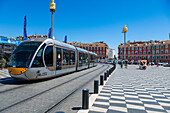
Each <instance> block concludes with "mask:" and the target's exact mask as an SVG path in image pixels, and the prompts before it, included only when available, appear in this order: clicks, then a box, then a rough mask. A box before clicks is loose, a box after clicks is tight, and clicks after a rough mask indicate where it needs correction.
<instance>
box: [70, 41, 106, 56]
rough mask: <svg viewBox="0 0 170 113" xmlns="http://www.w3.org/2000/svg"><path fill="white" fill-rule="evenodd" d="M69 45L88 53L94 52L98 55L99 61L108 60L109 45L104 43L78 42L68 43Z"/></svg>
mask: <svg viewBox="0 0 170 113" xmlns="http://www.w3.org/2000/svg"><path fill="white" fill-rule="evenodd" d="M68 44H70V45H73V46H76V47H80V48H83V49H86V50H88V51H91V52H94V53H96V54H97V55H98V59H106V58H108V48H109V47H108V45H107V44H106V43H104V42H103V41H102V42H95V43H77V42H72V43H70V42H68Z"/></svg>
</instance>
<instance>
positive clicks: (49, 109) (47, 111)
mask: <svg viewBox="0 0 170 113" xmlns="http://www.w3.org/2000/svg"><path fill="white" fill-rule="evenodd" d="M108 67H109V66H107V68H108ZM107 68H106V69H107ZM106 69H104V70H106ZM102 73H103V70H102V71H101V72H99V73H97V74H96V76H94V77H93V78H91V79H90V80H88V81H86V82H85V83H84V84H82V85H81V86H80V87H78V88H76V89H74V90H73V91H72V92H71V93H69V94H68V95H67V96H65V97H64V98H63V99H61V100H60V101H59V102H57V103H56V104H55V105H53V106H52V107H50V108H48V110H46V111H45V112H44V113H50V112H51V111H53V109H55V108H56V107H57V106H58V105H59V104H60V103H61V102H63V101H64V100H66V99H67V98H68V97H70V96H71V95H72V94H74V93H75V92H76V91H77V90H79V89H81V88H82V87H83V86H84V85H86V84H87V83H89V82H90V81H91V80H93V79H95V78H96V77H97V76H99V75H100V74H102Z"/></svg>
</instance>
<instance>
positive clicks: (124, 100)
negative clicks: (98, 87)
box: [89, 65, 170, 113]
mask: <svg viewBox="0 0 170 113" xmlns="http://www.w3.org/2000/svg"><path fill="white" fill-rule="evenodd" d="M106 112H107V113H125V112H128V113H164V112H165V113H170V68H165V67H158V68H157V67H156V66H153V67H148V68H147V70H139V69H138V66H137V65H136V66H128V69H121V68H120V67H119V66H118V68H117V70H116V72H115V73H114V74H113V75H112V76H111V77H110V78H109V80H108V82H107V83H106V84H105V86H104V87H103V89H102V91H101V92H100V94H99V95H98V97H97V98H96V100H95V102H94V103H93V105H92V107H91V108H90V109H89V113H106Z"/></svg>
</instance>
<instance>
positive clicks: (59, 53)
mask: <svg viewBox="0 0 170 113" xmlns="http://www.w3.org/2000/svg"><path fill="white" fill-rule="evenodd" d="M61 64H62V51H61V48H58V47H56V70H61V68H62V67H61V66H62V65H61Z"/></svg>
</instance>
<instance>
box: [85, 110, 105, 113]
mask: <svg viewBox="0 0 170 113" xmlns="http://www.w3.org/2000/svg"><path fill="white" fill-rule="evenodd" d="M88 113H103V112H99V111H91V110H90V111H89V112H88Z"/></svg>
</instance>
